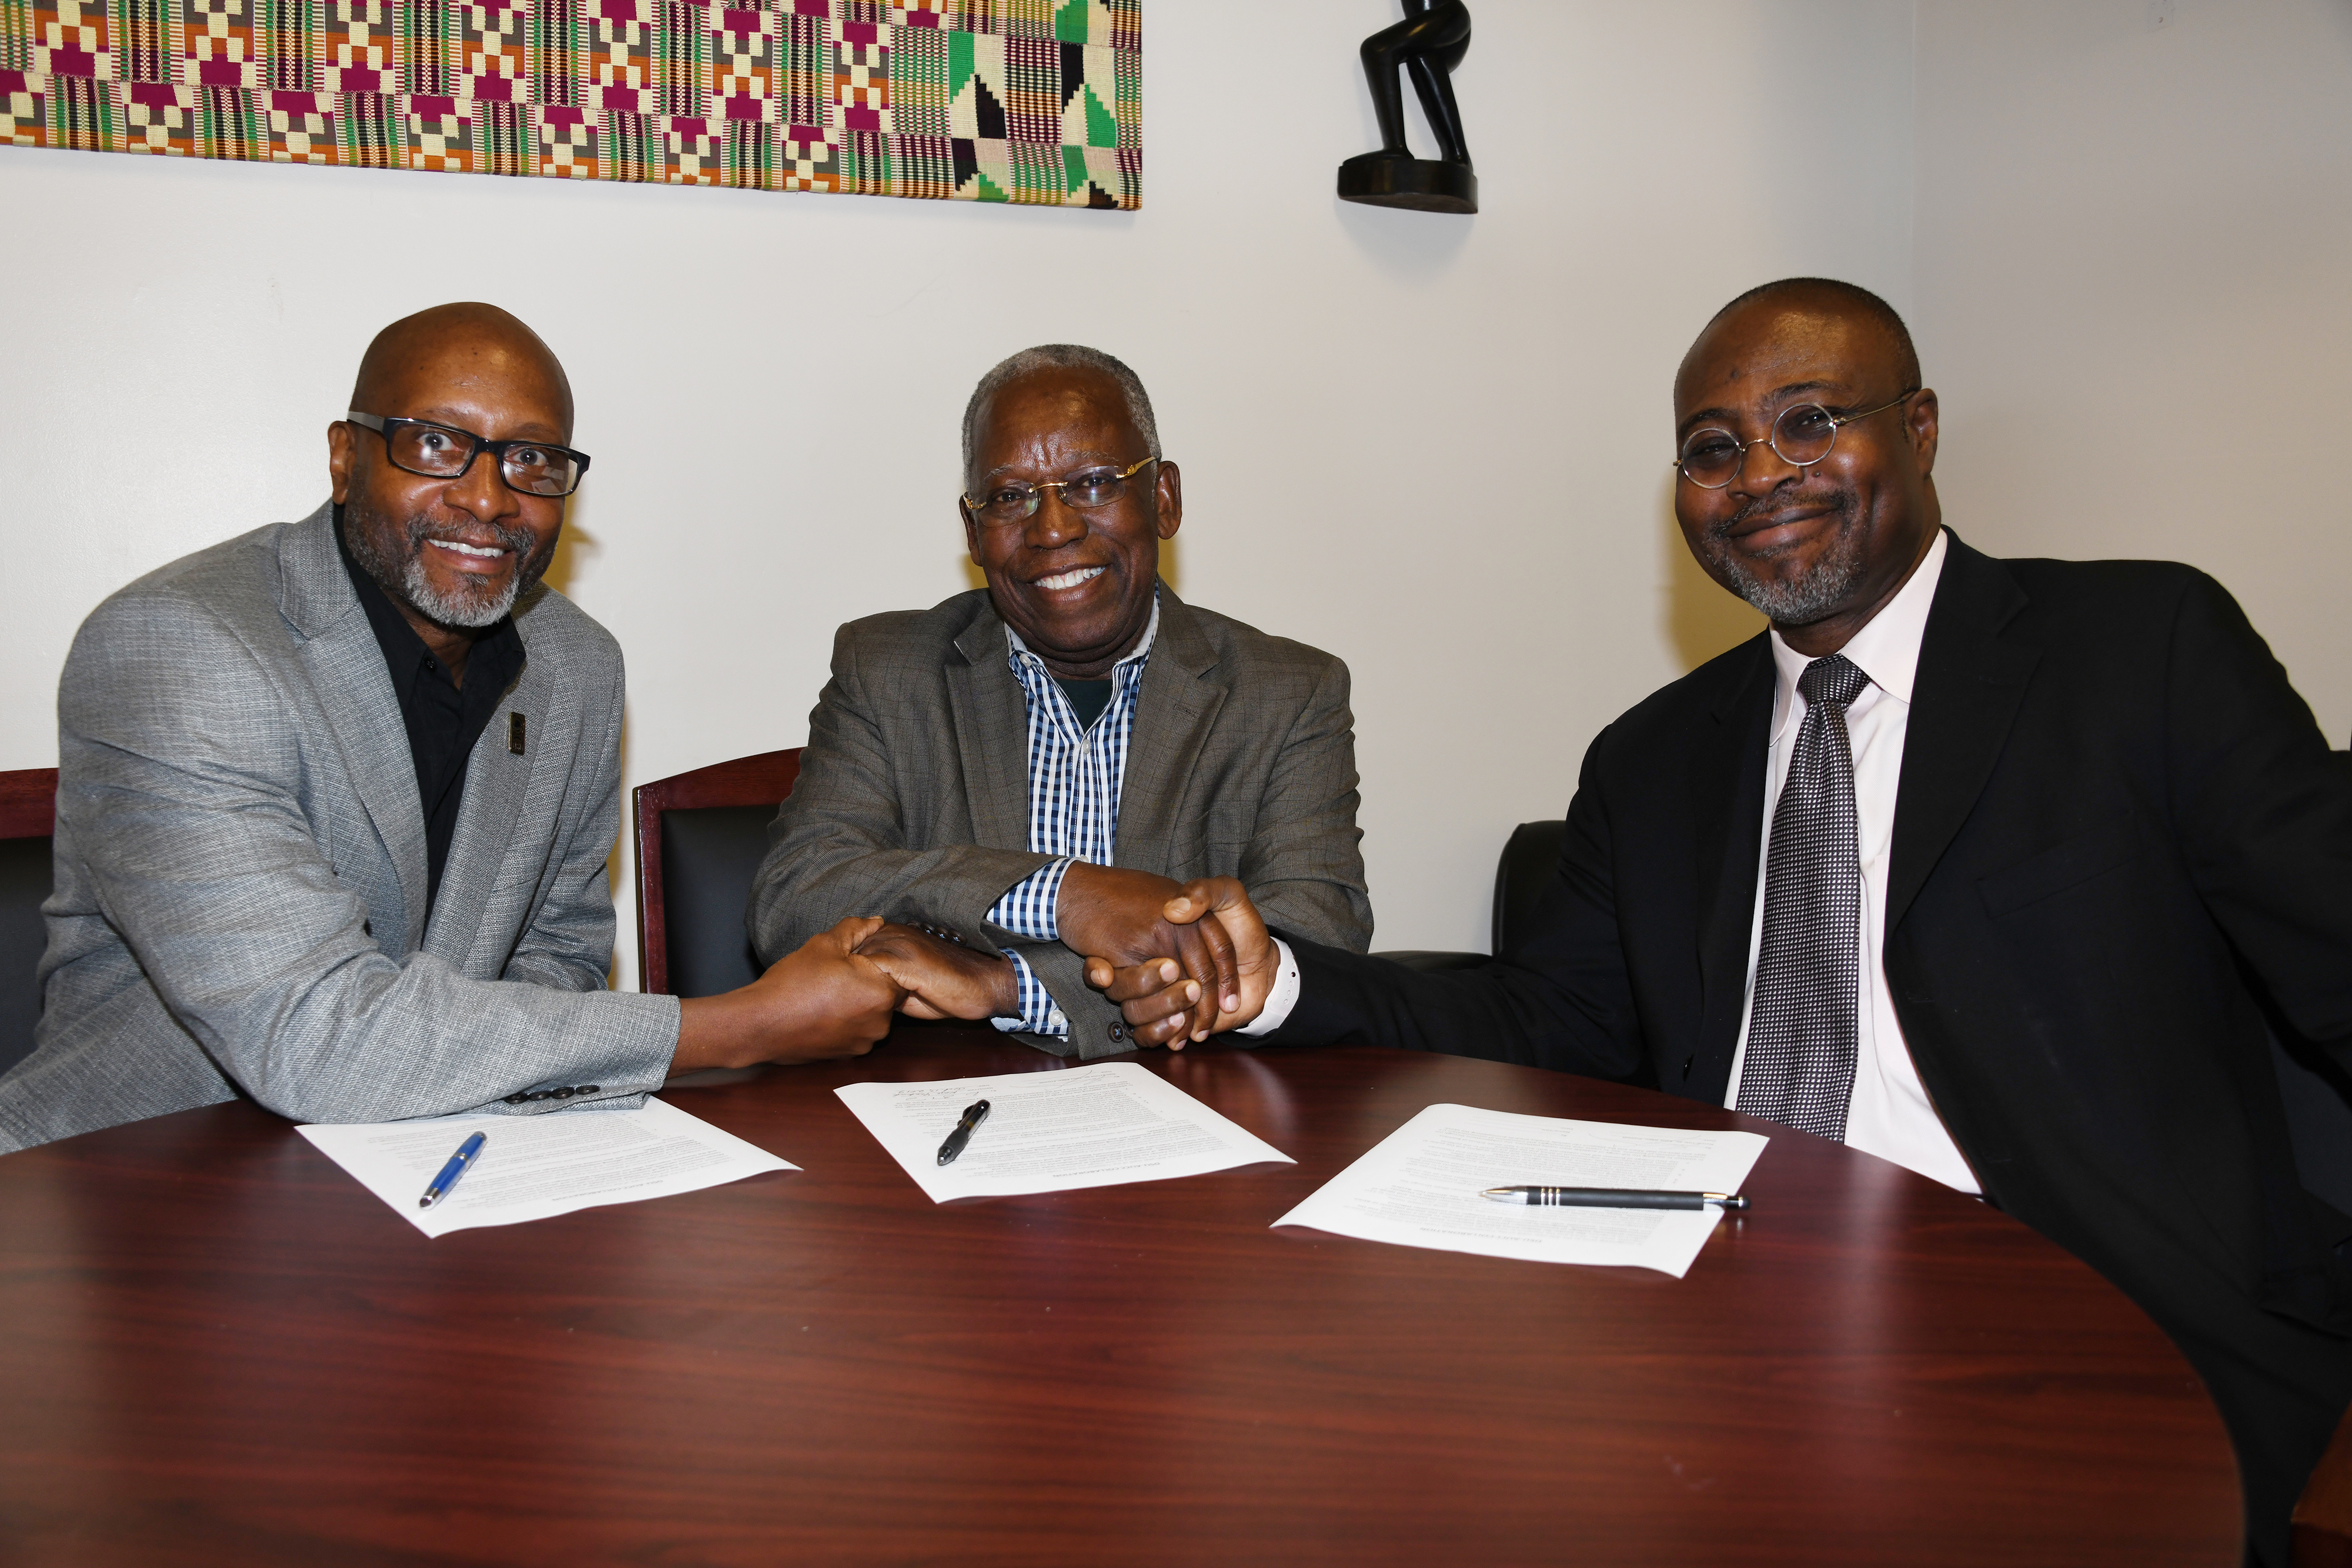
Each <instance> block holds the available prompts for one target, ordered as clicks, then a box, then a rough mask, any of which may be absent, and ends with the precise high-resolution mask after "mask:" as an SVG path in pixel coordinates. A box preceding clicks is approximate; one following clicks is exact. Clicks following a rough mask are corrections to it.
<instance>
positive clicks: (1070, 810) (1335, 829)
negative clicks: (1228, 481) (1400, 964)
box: [749, 344, 1372, 1057]
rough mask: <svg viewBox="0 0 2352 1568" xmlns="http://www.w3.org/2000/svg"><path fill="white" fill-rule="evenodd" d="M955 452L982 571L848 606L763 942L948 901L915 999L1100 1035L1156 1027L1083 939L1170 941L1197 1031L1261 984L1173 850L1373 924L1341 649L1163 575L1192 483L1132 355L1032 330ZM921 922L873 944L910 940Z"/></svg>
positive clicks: (1087, 1041) (1317, 931) (1089, 1048)
mask: <svg viewBox="0 0 2352 1568" xmlns="http://www.w3.org/2000/svg"><path fill="white" fill-rule="evenodd" d="M963 455H964V476H965V490H966V493H965V495H964V496H963V497H961V501H960V509H961V516H962V519H963V528H964V539H965V543H966V546H967V547H968V548H969V549H970V550H971V559H973V561H975V562H976V563H977V564H978V565H979V567H980V569H981V571H982V574H983V575H984V576H985V577H986V579H987V580H988V587H987V589H986V591H979V590H974V591H971V592H968V593H961V594H958V595H956V596H955V597H954V598H952V599H950V600H948V601H945V602H943V603H940V604H938V605H935V606H933V607H932V608H931V609H929V610H924V611H906V612H897V613H893V614H887V615H877V616H873V617H870V618H868V619H866V620H864V621H856V622H851V623H849V624H848V625H846V626H844V627H843V628H842V629H841V631H840V633H839V634H838V636H837V637H836V638H835V643H834V655H833V678H832V680H831V681H830V682H829V683H827V685H825V688H824V694H823V695H821V696H820V697H819V699H818V701H817V706H816V711H815V712H814V714H812V715H811V716H810V718H809V741H808V747H807V749H806V750H804V751H803V753H802V755H801V772H800V781H799V783H798V784H797V785H796V786H795V787H794V789H793V794H792V797H791V799H789V800H786V801H785V802H784V805H783V808H782V810H781V811H780V812H779V813H778V814H777V817H776V821H775V825H774V826H773V828H772V830H771V831H770V848H769V851H768V855H767V859H766V861H765V862H763V863H762V864H761V868H760V873H759V875H758V877H757V878H756V879H755V881H754V883H753V884H752V894H751V912H750V916H749V921H750V925H751V936H752V942H753V945H754V946H755V947H756V949H757V950H758V951H759V953H760V954H761V956H762V957H769V956H774V955H776V954H779V953H782V952H785V951H787V950H788V949H790V948H791V947H793V946H794V945H796V944H798V943H800V942H803V941H805V940H807V939H808V938H809V937H810V936H811V935H812V934H814V932H817V931H819V930H821V929H823V928H824V926H825V925H827V924H828V923H829V922H832V921H834V920H836V919H839V918H840V917H841V916H842V915H848V914H852V913H864V912H866V911H869V910H870V911H873V912H875V913H877V914H880V915H887V916H888V917H889V918H890V919H892V920H893V921H904V922H912V923H920V924H925V925H933V926H937V927H940V928H943V929H945V930H947V931H949V932H951V933H953V934H954V935H955V937H956V939H958V940H961V942H963V943H965V944H966V945H967V947H966V955H967V956H966V961H965V964H964V967H962V968H961V970H959V971H958V973H959V975H960V976H961V980H960V982H959V983H958V984H957V985H955V986H952V987H943V986H940V985H937V984H934V983H932V982H930V981H927V980H924V979H922V978H919V977H915V976H913V975H912V974H911V973H910V972H908V971H905V970H903V969H902V970H901V975H900V977H901V979H902V981H903V982H904V983H906V984H907V985H908V987H909V988H910V990H912V991H913V992H914V993H915V994H914V996H913V998H911V999H910V1001H909V1004H908V1005H909V1009H910V1010H923V1009H929V1010H932V1011H938V1012H948V1013H955V1014H958V1015H960V1016H963V1017H969V1018H979V1017H987V1018H992V1019H993V1020H994V1021H995V1023H996V1024H997V1027H999V1028H1000V1029H1004V1030H1010V1031H1016V1032H1019V1033H1021V1034H1022V1036H1023V1038H1024V1039H1026V1040H1029V1041H1030V1042H1031V1043H1033V1044H1035V1045H1037V1046H1039V1047H1041V1048H1042V1049H1045V1050H1047V1051H1054V1052H1055V1053H1056V1054H1059V1055H1065V1056H1080V1057H1096V1056H1104V1055H1108V1054H1111V1053H1114V1052H1118V1051H1131V1050H1133V1049H1135V1045H1134V1042H1133V1041H1131V1040H1129V1037H1128V1031H1127V1028H1126V1026H1125V1024H1124V1023H1123V1022H1122V1021H1121V1020H1120V1018H1119V1014H1118V1009H1117V1008H1116V1007H1114V1006H1112V1005H1110V1004H1109V1003H1108V1002H1106V1001H1105V1000H1104V999H1103V998H1101V997H1100V996H1098V995H1097V993H1095V992H1093V991H1091V990H1089V989H1088V988H1087V986H1086V983H1085V981H1084V978H1083V960H1082V958H1081V957H1080V955H1081V954H1088V955H1109V956H1116V957H1118V958H1119V959H1120V961H1121V962H1123V963H1127V964H1139V963H1141V962H1143V961H1145V960H1146V959H1147V958H1150V957H1153V956H1160V957H1163V958H1164V959H1165V960H1166V965H1165V967H1164V970H1163V973H1164V974H1165V975H1166V977H1168V978H1169V980H1170V981H1171V985H1170V987H1169V988H1170V990H1171V992H1176V993H1181V995H1182V997H1183V998H1184V999H1185V1000H1186V1001H1187V1002H1188V1003H1189V1004H1190V1005H1191V1007H1192V1010H1193V1013H1194V1015H1195V1028H1194V1030H1193V1033H1192V1038H1195V1039H1197V1038H1200V1037H1201V1036H1202V1035H1205V1034H1206V1033H1207V1032H1208V1031H1209V1030H1211V1029H1212V1028H1213V1027H1214V1025H1215V1023H1216V1019H1217V1016H1218V1013H1219V1011H1220V1010H1221V1008H1224V1007H1232V1006H1238V1005H1239V987H1238V984H1237V982H1236V980H1235V977H1234V969H1233V966H1232V953H1231V948H1230V945H1229V944H1227V943H1225V941H1224V939H1223V930H1222V928H1221V927H1219V926H1218V925H1217V923H1216V922H1213V921H1203V922H1200V923H1199V925H1171V924H1170V923H1169V922H1168V921H1166V920H1165V919H1163V918H1162V916H1161V907H1162V906H1163V905H1164V904H1166V903H1167V901H1168V899H1169V898H1170V896H1171V895H1172V894H1174V893H1175V892H1176V891H1177V889H1178V887H1179V885H1180V883H1179V879H1188V878H1192V877H1195V876H1201V875H1204V874H1220V875H1227V876H1234V877H1238V878H1240V879H1241V881H1242V883H1244V885H1245V886H1247V887H1248V889H1249V891H1250V896H1251V897H1252V898H1253V899H1254V900H1255V901H1256V903H1257V905H1258V907H1259V908H1260V909H1262V910H1263V911H1265V917H1266V919H1267V920H1268V921H1270V922H1272V923H1273V924H1275V925H1277V926H1280V927H1281V928H1283V929H1284V930H1286V931H1296V932H1298V933H1301V934H1304V935H1307V936H1313V937H1314V939H1315V940H1317V941H1318V942H1323V943H1327V944H1329V945H1331V946H1340V947H1346V948H1350V949H1353V950H1355V951H1357V952H1361V951H1362V950H1363V949H1364V947H1365V946H1366V945H1367V944H1368V942H1369V941H1370V937H1371V925H1372V920H1371V905H1370V899H1369V898H1368V896H1367V894H1366V893H1365V890H1364V865H1363V857H1362V856H1361V854H1360V852H1358V849H1357V843H1358V841H1359V840H1360V838H1361V836H1362V835H1361V833H1360V831H1358V830H1357V827H1356V762H1355V731H1354V720H1353V717H1352V716H1350V714H1349V709H1348V668H1347V666H1346V665H1345V664H1341V663H1340V662H1339V660H1338V659H1335V658H1333V657H1331V655H1329V654H1328V653H1322V652H1319V651H1318V650H1317V649H1313V648H1308V647H1306V646H1303V645H1301V644H1299V643H1292V642H1288V641H1286V640H1285V639H1283V638H1279V637H1269V636H1267V635H1265V633H1264V632H1259V631H1257V630H1255V628H1253V627H1249V626H1244V625H1243V624H1242V623H1241V622H1237V621H1230V620H1227V619H1226V618H1225V617H1223V616H1222V615H1217V614H1214V613H1212V612H1209V611H1205V610H1200V609H1196V608H1194V607H1192V606H1191V605H1188V604H1186V603H1185V602H1184V601H1181V599H1179V598H1177V597H1176V595H1175V593H1174V592H1173V591H1171V590H1170V589H1169V587H1168V586H1167V584H1165V583H1163V582H1160V580H1159V579H1158V576H1157V564H1158V559H1159V544H1160V540H1161V539H1164V538H1172V537H1173V536H1174V534H1175V532H1176V529H1177V526H1178V524H1179V523H1180V522H1181V520H1182V517H1183V493H1182V489H1181V483H1180V480H1179V476H1178V474H1177V469H1176V465H1175V464H1173V463H1171V462H1168V461H1166V460H1165V459H1164V458H1162V457H1161V456H1160V442H1159V434H1158V430H1157V427H1156V424H1155V422H1154V420H1153V417H1152V413H1151V403H1150V398H1149V397H1147V396H1146V395H1145V392H1144V390H1143V386H1142V383H1141V382H1139V380H1138V379H1137V378H1136V375H1135V373H1134V371H1130V370H1129V369H1128V368H1127V366H1125V365H1124V364H1122V363H1120V362H1119V361H1118V360H1115V359H1113V358H1112V357H1111V356H1109V355H1108V354H1105V353H1101V352H1099V351H1097V350H1092V349H1084V348H1079V347H1076V346H1075V345H1070V344H1059V345H1053V346H1048V347H1045V348H1038V349H1031V350H1025V351H1024V352H1022V353H1019V354H1015V355H1014V356H1013V357H1012V358H1011V359H1009V360H1007V361H1004V362H1003V364H1000V365H998V366H997V367H996V368H995V369H993V370H992V371H989V373H988V374H987V375H986V376H985V377H983V378H982V381H981V382H980V385H979V387H978V388H977V389H976V390H975V391H974V392H973V393H972V396H971V402H970V404H969V405H968V406H967V408H966V410H965V413H964V435H963ZM920 940H921V938H919V937H916V936H912V934H911V933H902V932H901V931H900V929H899V927H898V926H895V925H894V926H893V927H892V928H891V931H890V932H889V933H886V934H885V936H884V937H883V938H881V939H880V940H878V941H877V942H876V943H874V944H871V945H869V946H868V947H867V949H866V950H867V952H868V953H869V954H874V955H876V956H881V957H882V958H883V959H884V961H885V962H886V963H890V964H893V965H894V966H895V965H896V964H897V960H898V946H897V945H903V944H910V943H915V942H919V941H920ZM886 949H887V950H886ZM1000 955H1001V956H1000ZM1177 1043H1178V1044H1180V1045H1181V1040H1179V1041H1177Z"/></svg>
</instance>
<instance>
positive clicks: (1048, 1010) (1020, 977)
mask: <svg viewBox="0 0 2352 1568" xmlns="http://www.w3.org/2000/svg"><path fill="white" fill-rule="evenodd" d="M1062 863H1063V864H1064V865H1067V864H1069V862H1067V861H1064V862H1062ZM1046 869H1047V870H1052V869H1053V868H1052V867H1048V868H1046ZM991 918H993V916H991ZM1004 956H1006V957H1008V958H1010V959H1012V960H1013V989H1014V990H1015V992H1017V993H1018V995H1019V996H1020V998H1021V1016H1020V1017H1019V1018H1010V1019H989V1020H988V1021H989V1022H991V1023H992V1024H994V1025H995V1026H996V1027H997V1028H998V1029H1001V1030H1003V1031H1004V1032H1005V1033H1007V1034H1013V1033H1015V1032H1020V1033H1025V1034H1050V1035H1057V1036H1059V1037H1061V1038H1063V1039H1065V1040H1066V1039H1068V1038H1069V1033H1070V1020H1069V1019H1066V1018H1064V1017H1063V1016H1062V1009H1060V1008H1057V1007H1055V1005H1054V998H1053V994H1052V993H1051V992H1049V991H1047V990H1046V989H1045V984H1044V982H1042V981H1040V980H1039V979H1038V978H1037V976H1036V973H1035V972H1034V970H1032V969H1031V968H1030V967H1029V960H1028V959H1026V958H1024V957H1023V956H1021V955H1020V954H1018V953H1016V952H1014V951H1013V949H1012V948H1010V947H1007V948H1006V949H1005V950H1004ZM1297 990H1298V986H1297V981H1296V980H1294V981H1293V982H1292V984H1291V992H1292V994H1293V995H1296V994H1297ZM1283 1010H1284V1011H1285V1012H1288V1010H1289V1009H1287V1008H1285V1009H1283Z"/></svg>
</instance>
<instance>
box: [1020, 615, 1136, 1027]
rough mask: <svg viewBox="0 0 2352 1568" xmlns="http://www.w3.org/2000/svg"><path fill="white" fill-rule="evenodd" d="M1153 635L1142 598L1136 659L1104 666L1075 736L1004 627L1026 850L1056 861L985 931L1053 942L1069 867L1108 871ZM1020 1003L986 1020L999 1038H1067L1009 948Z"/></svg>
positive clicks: (1053, 687)
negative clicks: (1100, 697) (1022, 729)
mask: <svg viewBox="0 0 2352 1568" xmlns="http://www.w3.org/2000/svg"><path fill="white" fill-rule="evenodd" d="M1159 637H1160V595H1159V593H1158V591H1156V590H1155V591H1153V593H1152V597H1151V623H1150V625H1149V626H1146V627H1145V628H1144V629H1143V641H1141V642H1140V643H1137V644H1136V645H1135V652H1133V653H1129V655H1128V656H1127V657H1126V658H1124V659H1121V660H1120V661H1119V662H1118V664H1114V665H1112V666H1111V672H1110V674H1111V693H1110V701H1109V703H1108V705H1106V706H1104V708H1103V710H1102V712H1101V713H1099V714H1097V715H1096V716H1095V722H1094V727H1093V728H1092V729H1087V730H1081V729H1080V728H1079V727H1078V716H1077V715H1076V713H1075V712H1073V711H1072V710H1071V707H1070V699H1069V698H1068V697H1067V696H1066V695H1063V692H1062V688H1061V686H1060V685H1058V684H1056V683H1055V679H1054V676H1053V673H1052V672H1051V671H1049V670H1047V669H1046V668H1045V661H1044V660H1043V659H1040V658H1039V657H1038V656H1037V655H1036V654H1035V653H1032V652H1030V650H1029V645H1028V644H1027V643H1024V642H1023V641H1022V640H1021V633H1020V632H1015V631H1014V630H1013V628H1012V627H1010V626H1007V627H1006V628H1005V629H1004V640H1005V643H1006V654H1005V657H1006V662H1007V663H1009V664H1011V665H1012V666H1013V679H1014V680H1016V681H1019V682H1020V683H1021V689H1022V690H1023V691H1024V693H1026V694H1027V695H1028V698H1029V849H1030V851H1031V852H1032V853H1034V854H1041V855H1054V856H1056V857H1058V858H1057V859H1055V862H1054V863H1053V864H1051V865H1048V866H1041V867H1039V868H1038V869H1037V870H1035V871H1034V872H1032V873H1029V875H1027V876H1025V877H1024V878H1022V879H1021V880H1020V881H1019V882H1016V883H1013V885H1012V886H1011V887H1009V888H1007V889H1006V890H1005V892H1004V896H1003V897H1002V898H1000V899H998V900H997V901H996V905H995V907H994V908H992V909H991V910H990V911H989V912H988V919H989V923H990V924H991V925H996V926H999V927H1001V928H1003V930H1006V931H1010V932H1012V933H1013V935H1015V936H1026V937H1028V938H1029V939H1030V940H1031V941H1033V942H1058V941H1060V940H1061V939H1062V928H1061V925H1059V923H1058V922H1057V921H1056V920H1055V916H1054V905H1055V901H1056V900H1058V899H1059V898H1060V897H1061V895H1062V878H1063V876H1064V875H1065V874H1066V873H1067V872H1068V871H1069V869H1070V862H1073V861H1085V862H1087V863H1088V864H1089V865H1108V864H1110V862H1111V851H1112V848H1113V846H1114V845H1115V844H1116V843H1117V842H1118V796H1119V788H1120V786H1121V785H1122V784H1124V783H1125V782H1126V779H1127V747H1128V742H1129V739H1130V738H1131V737H1133V736H1134V734H1135V695H1136V693H1137V692H1138V691H1139V690H1140V689H1141V688H1142V685H1143V667H1144V665H1146V664H1149V663H1150V660H1151V644H1152V643H1155V642H1157V641H1158V640H1159ZM1006 956H1009V957H1010V958H1011V959H1012V960H1013V977H1014V984H1015V985H1016V986H1017V987H1018V988H1019V991H1020V997H1021V1016H1020V1017H1019V1018H1009V1019H994V1020H992V1021H993V1022H994V1023H995V1025H996V1027H997V1028H998V1029H1001V1030H1027V1031H1029V1032H1030V1033H1033V1034H1050V1035H1062V1036H1067V1035H1068V1034H1069V1032H1070V1020H1069V1019H1066V1018H1064V1017H1063V1016H1062V1009H1060V1008H1058V1007H1055V1005H1054V998H1053V997H1052V996H1051V995H1049V994H1048V993H1047V992H1046V989H1045V986H1044V985H1043V984H1041V983H1040V982H1039V980H1038V978H1037V977H1036V975H1035V974H1034V973H1033V972H1032V971H1031V969H1030V967H1029V961H1028V960H1027V959H1025V958H1024V957H1023V956H1021V955H1020V954H1019V953H1018V952H1014V951H1013V950H1012V949H1010V948H1008V949H1006Z"/></svg>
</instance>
